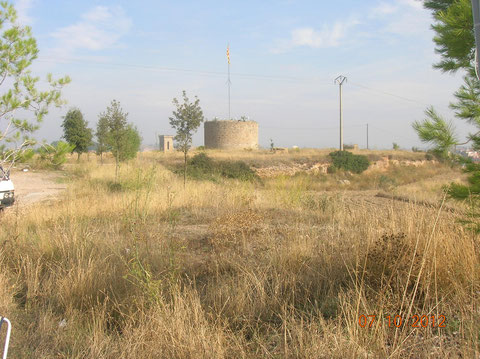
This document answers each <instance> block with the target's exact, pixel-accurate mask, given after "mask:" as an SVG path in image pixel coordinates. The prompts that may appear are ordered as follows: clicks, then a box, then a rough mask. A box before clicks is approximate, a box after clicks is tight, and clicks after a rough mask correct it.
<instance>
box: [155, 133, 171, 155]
mask: <svg viewBox="0 0 480 359" xmlns="http://www.w3.org/2000/svg"><path fill="white" fill-rule="evenodd" d="M158 139H159V140H160V151H161V152H165V153H167V152H172V151H173V136H167V135H160V136H158Z"/></svg>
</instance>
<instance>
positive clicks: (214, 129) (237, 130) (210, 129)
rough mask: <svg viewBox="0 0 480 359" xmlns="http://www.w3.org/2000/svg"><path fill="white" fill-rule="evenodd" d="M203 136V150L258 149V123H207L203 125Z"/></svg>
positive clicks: (232, 121)
mask: <svg viewBox="0 0 480 359" xmlns="http://www.w3.org/2000/svg"><path fill="white" fill-rule="evenodd" d="M204 134H205V148H217V149H224V150H243V149H246V148H253V149H255V148H258V123H256V122H255V121H236V120H231V121H228V120H225V121H218V120H217V121H207V122H205V124H204Z"/></svg>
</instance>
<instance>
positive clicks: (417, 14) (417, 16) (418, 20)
mask: <svg viewBox="0 0 480 359" xmlns="http://www.w3.org/2000/svg"><path fill="white" fill-rule="evenodd" d="M396 2H397V4H398V6H399V11H398V13H399V14H400V15H399V16H395V17H392V18H391V19H390V21H389V22H388V24H386V26H385V27H384V29H383V30H384V31H386V32H389V33H392V34H396V35H408V36H410V35H418V34H427V32H426V30H428V29H429V28H430V13H429V12H428V10H426V9H424V8H423V5H422V2H419V1H417V0H397V1H396ZM428 36H430V35H429V34H428Z"/></svg>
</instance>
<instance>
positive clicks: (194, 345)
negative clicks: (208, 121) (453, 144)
mask: <svg viewBox="0 0 480 359" xmlns="http://www.w3.org/2000/svg"><path fill="white" fill-rule="evenodd" d="M246 155H248V156H252V160H253V159H254V157H253V156H254V155H253V154H250V153H247V154H246ZM315 155H316V154H315ZM155 156H156V157H155ZM218 156H221V154H218ZM222 156H223V155H222ZM224 156H228V155H227V154H225V155H224ZM265 156H267V155H266V154H265ZM312 156H313V154H312ZM158 157H159V156H158V155H154V154H148V155H142V157H140V158H139V159H138V160H137V161H134V162H132V163H129V164H126V165H123V166H122V168H121V176H120V178H121V180H120V184H118V185H113V179H114V171H113V167H112V165H111V164H108V163H107V164H106V165H103V166H100V165H98V164H97V163H96V159H94V158H93V157H92V156H91V158H90V159H89V160H88V161H87V160H83V161H82V162H81V163H80V164H74V163H72V164H71V165H70V166H69V167H68V173H69V174H70V178H71V180H70V184H69V187H68V190H67V192H66V193H65V194H64V196H63V198H62V199H61V200H59V201H57V202H55V203H52V204H50V205H49V206H48V207H46V208H45V207H42V206H41V205H38V206H35V207H33V208H29V209H28V210H25V211H24V212H21V213H19V214H17V213H15V212H13V211H12V212H6V213H5V214H4V215H3V216H2V217H0V226H1V228H2V233H1V235H0V258H1V260H0V313H2V314H3V315H6V316H7V317H9V318H10V319H11V320H12V322H13V325H14V331H13V336H12V343H11V354H10V355H11V357H12V358H262V357H265V358H367V357H368V358H427V357H449V358H456V357H458V358H465V357H468V358H471V357H475V356H476V355H477V356H478V354H479V339H478V334H479V332H480V324H479V319H480V312H479V311H478V304H479V293H480V278H479V275H478V274H479V273H480V257H479V248H478V246H479V243H478V238H477V237H476V236H474V235H473V234H472V233H469V232H466V231H465V230H464V228H463V227H462V226H461V225H460V224H459V223H458V221H457V220H458V218H457V217H456V215H455V214H452V213H449V212H445V211H443V210H433V209H431V208H428V207H425V206H417V205H415V204H413V203H400V202H392V201H388V200H382V202H372V201H373V200H372V199H371V198H370V197H368V196H367V194H365V197H364V198H365V200H363V199H362V197H358V196H357V197H355V196H353V197H352V195H349V194H348V192H344V191H341V192H338V191H333V190H334V189H338V184H337V188H334V186H333V184H331V187H322V186H321V183H322V182H321V181H322V180H321V179H319V178H318V177H315V176H310V178H304V177H302V176H297V177H292V178H277V179H272V180H271V181H269V182H266V183H265V184H263V185H262V184H256V183H244V182H238V181H232V180H229V181H227V180H226V181H223V182H221V183H212V182H187V186H186V188H185V189H184V188H183V183H182V180H181V179H179V178H177V177H175V176H174V175H173V174H172V173H171V172H170V171H168V170H166V169H165V168H164V167H163V166H162V165H160V164H158V162H159V160H158ZM236 159H238V158H236ZM107 162H108V161H107ZM432 171H433V172H432ZM451 171H453V170H451V169H445V168H443V167H438V168H437V169H434V168H425V169H424V171H422V170H421V169H418V171H417V172H414V175H412V174H410V176H409V177H408V176H407V175H405V178H407V177H408V178H409V180H408V181H407V179H404V180H400V179H399V181H400V182H401V183H403V182H407V183H410V186H413V184H414V183H415V182H417V183H421V182H422V181H428V179H429V178H431V177H432V173H433V175H438V176H448V174H449V173H451ZM453 172H454V171H453ZM364 176H365V178H363V177H361V176H359V177H358V179H356V180H354V181H352V183H353V182H355V181H358V183H360V184H361V183H363V181H365V182H371V180H372V178H373V177H372V176H375V174H371V173H370V174H365V175H364ZM401 177H402V176H401V175H400V174H398V178H401ZM442 178H443V177H442ZM330 180H331V179H330V178H328V179H327V182H328V181H330ZM302 181H303V182H302ZM335 181H337V179H335ZM317 182H318V183H320V185H319V184H318V183H317ZM355 183H356V182H355ZM317 186H319V187H317ZM360 188H361V186H360V185H359V189H360ZM369 188H370V187H369ZM398 188H400V187H398ZM326 190H327V191H326ZM366 193H367V192H366ZM432 193H433V190H432ZM378 201H380V199H378ZM362 314H363V315H371V314H375V315H377V318H381V317H382V316H386V315H392V316H395V315H400V316H402V317H404V318H407V317H409V316H412V315H414V314H418V315H423V314H424V315H437V316H438V315H441V314H442V315H446V317H447V327H446V328H444V329H443V328H442V329H439V328H411V327H410V326H404V327H402V328H398V329H397V328H392V327H390V328H389V327H388V323H387V322H385V320H377V322H376V323H375V325H373V326H372V328H361V327H360V326H359V324H358V319H359V316H360V315H362ZM63 320H65V321H63ZM62 321H63V322H62ZM60 323H62V325H59V324H60ZM64 323H66V325H63V324H64Z"/></svg>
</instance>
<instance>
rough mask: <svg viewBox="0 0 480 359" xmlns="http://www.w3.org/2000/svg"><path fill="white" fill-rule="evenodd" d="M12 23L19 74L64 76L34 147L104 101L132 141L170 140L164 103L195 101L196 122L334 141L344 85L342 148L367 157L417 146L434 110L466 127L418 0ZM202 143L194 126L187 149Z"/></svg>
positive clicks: (141, 0) (26, 11)
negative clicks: (27, 49) (200, 118)
mask: <svg viewBox="0 0 480 359" xmlns="http://www.w3.org/2000/svg"><path fill="white" fill-rule="evenodd" d="M14 4H15V7H16V9H17V11H18V14H19V22H20V23H21V24H23V25H28V26H31V27H32V32H33V35H34V37H35V38H36V39H37V42H38V47H39V49H40V53H39V57H38V59H37V60H35V63H34V64H33V65H32V72H33V73H34V74H35V75H38V76H40V77H41V78H45V77H46V74H47V73H52V74H53V75H54V77H61V76H64V75H69V76H70V77H71V78H72V82H71V83H70V84H69V85H68V86H67V87H65V89H64V91H63V96H64V98H65V99H66V100H67V102H68V104H67V105H65V106H64V107H63V108H61V109H53V110H52V111H51V112H50V113H49V115H48V116H47V117H46V118H45V120H44V122H43V123H42V125H41V128H40V130H39V131H38V133H37V138H39V139H44V140H46V141H48V142H51V141H54V140H58V139H59V138H60V137H61V136H62V128H61V127H60V125H61V122H62V116H64V115H65V113H66V112H67V111H68V109H69V108H71V107H78V108H79V109H80V110H81V111H82V113H83V114H84V117H85V119H86V120H87V121H88V122H89V125H90V126H91V127H92V128H95V126H96V122H97V120H98V116H99V114H100V113H101V112H103V111H105V109H106V107H107V106H108V105H109V104H110V102H111V101H112V100H113V99H116V100H118V101H120V103H121V106H122V108H123V109H124V110H125V111H126V112H128V114H129V115H128V120H129V121H130V122H132V123H133V124H135V125H136V126H137V128H138V130H139V131H140V133H141V136H142V138H143V143H144V144H146V145H150V144H151V145H154V144H155V143H156V135H161V134H167V135H168V134H174V130H173V129H172V128H171V127H170V125H169V120H168V118H169V116H171V114H172V111H173V110H174V107H173V104H172V99H173V98H174V97H177V98H180V97H181V94H182V90H185V91H186V92H187V95H188V96H189V97H190V98H193V97H194V96H198V98H199V99H200V105H201V107H202V109H203V112H204V115H205V118H206V120H211V119H213V118H214V117H218V118H221V119H226V118H227V117H228V95H227V94H228V88H227V70H228V65H227V58H226V48H227V45H229V47H230V59H231V65H230V72H231V116H232V117H233V118H240V117H241V116H247V117H249V118H250V119H251V120H255V121H257V122H258V124H259V144H260V146H263V147H269V146H270V142H271V141H273V143H274V144H275V146H278V147H291V146H299V147H321V148H327V147H329V148H333V147H338V145H339V87H338V85H335V84H334V79H335V78H336V77H337V76H339V75H343V76H346V77H347V82H346V83H345V84H344V86H343V114H344V142H345V143H346V144H354V143H356V144H358V145H359V146H360V148H365V147H366V133H367V131H366V126H367V124H368V128H369V146H370V148H377V149H389V148H392V143H393V142H396V143H398V144H399V145H400V147H401V148H405V149H411V148H412V147H413V146H416V147H422V148H423V147H425V146H424V145H423V144H421V142H420V141H419V140H418V138H417V136H416V134H415V132H414V131H413V130H412V127H411V124H412V122H413V121H415V120H422V119H423V118H424V111H425V109H426V108H427V107H429V106H434V107H435V108H436V109H437V110H438V112H439V113H440V114H441V115H443V116H444V117H445V118H446V119H452V121H453V123H454V124H455V126H456V128H457V131H458V133H459V137H460V138H461V139H463V138H464V137H465V136H466V135H467V134H468V133H469V132H472V131H473V129H472V128H470V127H469V126H468V125H466V124H465V123H463V122H462V121H460V120H457V119H454V116H453V112H452V111H451V110H450V109H449V103H450V102H452V101H453V100H454V97H453V93H454V92H455V91H456V90H457V89H458V87H459V86H460V85H461V83H462V74H461V73H457V74H455V75H451V74H445V73H442V72H440V71H439V70H435V69H433V68H432V64H433V63H435V62H437V61H438V59H439V58H438V55H436V54H435V52H434V44H433V42H432V37H433V32H432V30H431V29H430V25H431V23H432V18H431V14H430V13H429V12H428V11H426V10H424V9H423V8H422V5H421V2H420V1H417V0H389V1H382V0H364V1H358V0H355V1H354V0H340V1H325V0H320V1H319V0H312V1H310V0H308V1H307V0H278V1H273V0H263V1H258V0H257V1H250V0H245V1H214V0H202V1H198V0H196V1H195V0H179V1H162V0H160V1H153V0H151V1H147V0H138V1H127V0H125V1H107V0H106V1H96V0H83V1H73V0H64V1H59V0H57V1H53V0H17V1H15V2H14ZM202 144H203V126H202V127H201V128H200V129H199V130H198V132H197V133H196V135H195V136H194V145H196V146H198V145H202Z"/></svg>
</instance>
